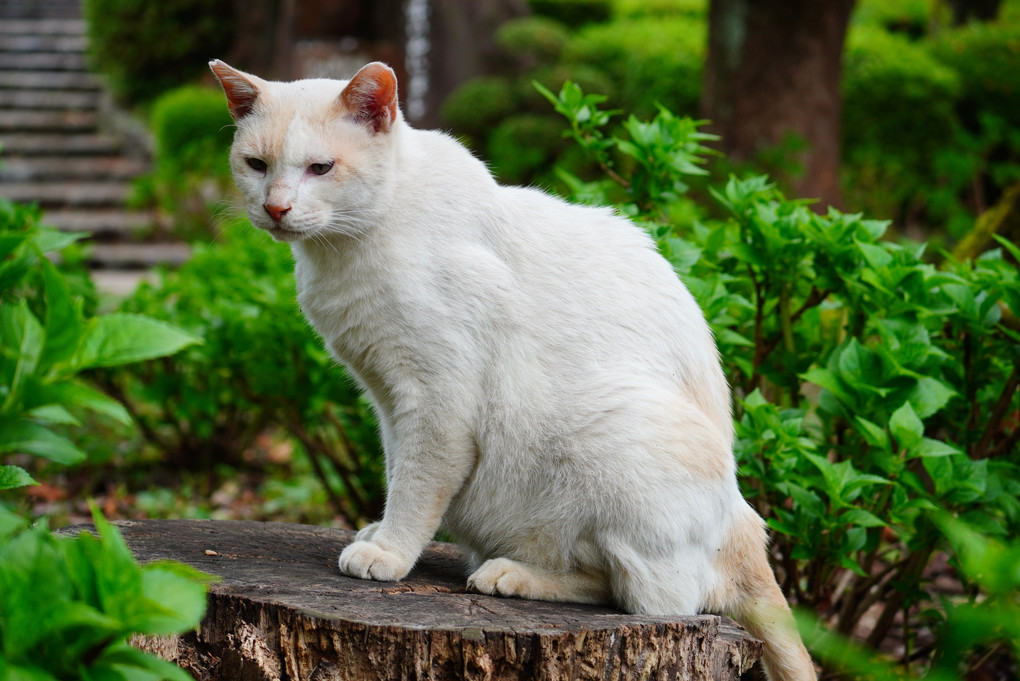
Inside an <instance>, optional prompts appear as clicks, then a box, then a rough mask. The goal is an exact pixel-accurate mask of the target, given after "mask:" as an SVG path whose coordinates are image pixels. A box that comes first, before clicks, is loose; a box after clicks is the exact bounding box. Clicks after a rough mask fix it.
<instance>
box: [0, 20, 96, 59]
mask: <svg viewBox="0 0 1020 681" xmlns="http://www.w3.org/2000/svg"><path fill="white" fill-rule="evenodd" d="M4 22H5V23H6V22H7V19H4ZM85 45H86V42H85V36H84V35H5V36H3V39H2V41H0V50H2V51H4V52H76V53H79V54H80V53H82V52H84V51H85Z"/></svg>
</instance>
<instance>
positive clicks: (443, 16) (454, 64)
mask: <svg viewBox="0 0 1020 681" xmlns="http://www.w3.org/2000/svg"><path fill="white" fill-rule="evenodd" d="M429 5H430V7H431V17H430V31H429V43H430V50H429V54H428V56H427V59H428V62H429V79H430V81H431V82H430V83H429V87H428V93H427V95H426V107H425V110H426V113H425V115H424V116H421V117H419V118H418V119H417V124H418V125H420V126H422V127H431V126H435V125H438V124H439V115H438V114H439V107H440V106H441V105H442V103H443V101H444V100H445V99H446V97H447V95H449V94H450V93H451V92H453V90H454V89H456V88H457V86H458V85H460V84H461V83H463V82H464V81H466V80H468V79H470V78H475V77H478V76H483V75H487V74H492V73H496V72H498V70H499V66H500V63H499V60H500V59H501V58H502V57H501V52H500V50H499V47H498V46H497V45H496V31H497V30H498V29H499V27H500V26H501V25H502V24H503V23H504V22H506V21H508V20H510V19H513V18H515V17H521V16H526V15H527V14H528V13H529V11H528V6H527V3H526V2H525V0H430V2H429Z"/></svg>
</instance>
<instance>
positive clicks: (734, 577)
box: [713, 506, 817, 681]
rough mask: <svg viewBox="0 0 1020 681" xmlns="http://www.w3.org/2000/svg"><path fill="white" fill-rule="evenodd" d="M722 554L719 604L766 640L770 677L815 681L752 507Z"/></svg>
mask: <svg viewBox="0 0 1020 681" xmlns="http://www.w3.org/2000/svg"><path fill="white" fill-rule="evenodd" d="M746 509H747V513H741V514H740V517H739V519H738V520H737V522H736V523H735V524H734V526H733V528H732V529H731V531H730V534H729V537H728V541H727V543H726V545H725V546H724V548H723V549H722V551H721V552H720V555H719V560H718V562H717V567H718V568H719V572H720V573H721V576H723V577H724V580H723V583H721V584H720V586H719V588H718V589H717V591H716V593H715V594H714V595H715V596H716V598H714V599H713V600H715V601H716V605H717V606H718V608H719V609H720V610H722V611H723V612H726V613H728V614H730V615H732V616H733V618H734V619H736V620H737V621H738V622H740V623H741V624H742V625H743V626H744V628H746V629H747V630H748V631H749V632H750V633H751V634H752V635H753V636H755V637H756V638H758V639H760V640H761V641H763V642H764V643H765V650H764V654H763V655H762V664H763V665H764V666H765V672H766V674H767V675H768V677H769V679H770V681H814V680H815V679H816V678H817V677H816V674H815V667H814V664H813V663H812V662H811V657H810V656H809V655H808V652H807V649H806V648H805V647H804V643H803V641H801V638H800V634H799V633H798V632H797V626H796V624H795V622H794V619H793V613H791V612H790V606H789V605H788V604H787V603H786V598H785V597H784V596H783V592H782V590H781V589H780V588H779V584H777V583H776V578H775V575H774V574H773V573H772V568H771V566H770V565H769V561H768V552H767V551H766V548H765V547H766V543H767V536H766V533H765V526H764V523H763V522H762V520H761V518H760V517H758V514H757V513H755V512H754V511H753V510H752V509H751V508H750V507H749V506H748V507H746Z"/></svg>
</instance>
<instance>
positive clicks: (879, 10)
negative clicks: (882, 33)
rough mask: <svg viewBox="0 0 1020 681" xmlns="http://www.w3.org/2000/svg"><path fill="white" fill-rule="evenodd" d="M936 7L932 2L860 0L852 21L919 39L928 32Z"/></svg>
mask: <svg viewBox="0 0 1020 681" xmlns="http://www.w3.org/2000/svg"><path fill="white" fill-rule="evenodd" d="M934 5H935V3H934V2H932V0H859V1H858V3H857V6H856V7H855V8H854V13H853V17H852V21H853V23H854V24H856V25H858V26H861V25H867V26H874V27H876V28H881V29H884V30H886V31H889V32H892V33H903V34H906V35H909V36H910V37H912V38H918V37H921V36H923V35H924V34H925V33H927V31H928V26H929V24H930V23H931V21H932V18H931V14H932V11H933V9H934Z"/></svg>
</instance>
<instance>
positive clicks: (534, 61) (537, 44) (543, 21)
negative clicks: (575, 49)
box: [496, 17, 570, 68]
mask: <svg viewBox="0 0 1020 681" xmlns="http://www.w3.org/2000/svg"><path fill="white" fill-rule="evenodd" d="M569 38H570V34H569V32H568V31H567V27H566V26H564V25H563V24H561V23H560V22H558V21H555V20H554V19H548V18H546V17H522V18H520V19H511V20H510V21H508V22H506V23H505V24H503V25H502V26H500V27H499V30H498V31H497V32H496V44H497V45H499V47H500V48H501V49H502V50H503V52H505V53H506V54H507V55H508V56H510V57H511V58H512V59H514V61H515V62H517V64H518V65H519V66H521V67H523V68H534V67H536V66H538V65H540V64H548V63H551V62H555V61H556V60H557V59H559V58H560V55H561V54H562V52H563V48H564V46H565V45H566V44H567V40H569Z"/></svg>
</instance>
